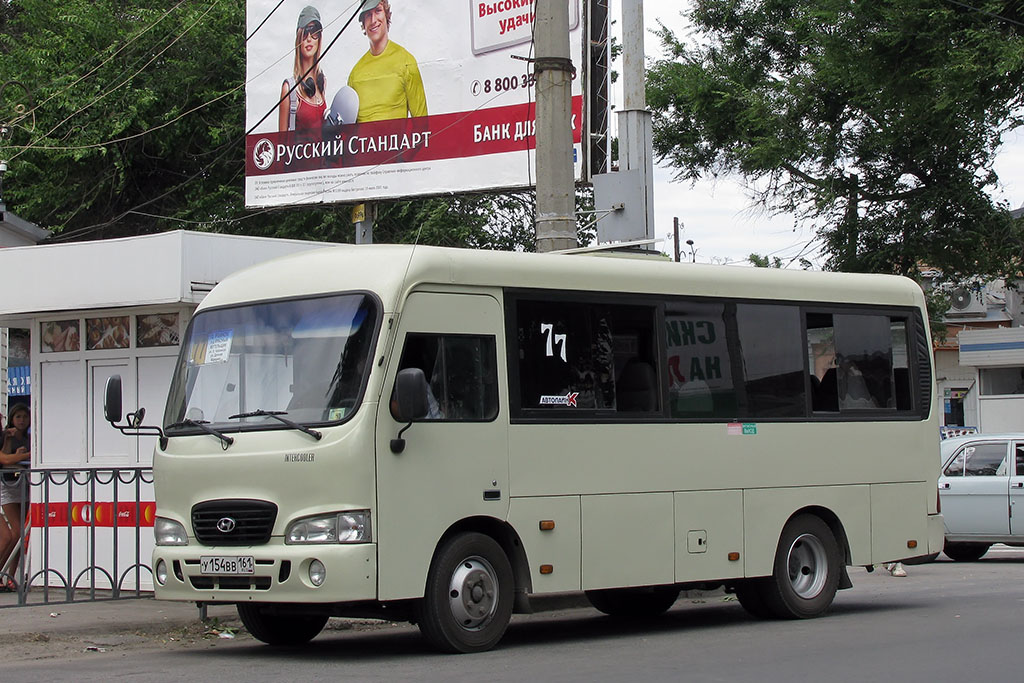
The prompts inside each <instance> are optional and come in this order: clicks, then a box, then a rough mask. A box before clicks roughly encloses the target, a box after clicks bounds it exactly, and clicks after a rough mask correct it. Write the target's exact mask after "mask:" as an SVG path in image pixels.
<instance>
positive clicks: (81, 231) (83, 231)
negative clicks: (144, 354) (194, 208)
mask: <svg viewBox="0 0 1024 683" xmlns="http://www.w3.org/2000/svg"><path fill="white" fill-rule="evenodd" d="M504 94H505V93H495V95H494V96H493V97H491V98H490V99H488V100H487V101H485V102H483V103H482V104H480V105H479V106H478V107H477V108H476V109H473V110H472V111H468V112H465V113H464V114H463V116H461V117H459V118H458V119H456V120H454V121H452V122H451V123H450V124H448V125H447V126H445V127H444V128H442V129H441V130H440V131H437V132H435V133H432V134H433V135H442V134H444V133H445V132H447V131H448V130H450V129H451V128H453V127H455V126H457V125H459V124H460V123H462V122H463V121H465V120H466V119H467V118H469V117H470V116H472V115H473V114H475V113H476V112H478V111H480V110H481V109H483V108H484V107H486V106H488V105H490V104H491V103H492V102H494V101H495V100H496V99H498V98H499V97H501V96H502V95H504ZM236 146H237V144H236V145H232V146H230V147H225V149H224V151H223V152H222V153H221V154H220V155H218V156H217V158H216V159H214V160H213V161H212V162H210V164H209V165H214V164H216V163H218V162H219V161H220V160H221V159H223V158H224V157H225V156H226V155H227V154H228V152H230V151H232V150H233V149H235V147H236ZM402 154H403V152H397V153H396V154H394V155H393V156H391V157H389V158H387V159H385V160H384V161H381V162H380V163H378V164H375V165H373V166H368V167H367V168H366V169H364V170H362V171H360V172H359V173H357V174H355V175H354V176H352V177H350V178H345V179H344V180H341V181H339V182H337V183H334V184H333V185H331V186H329V187H326V188H324V189H323V190H319V191H316V192H311V193H309V194H307V195H305V196H303V197H299V198H298V199H296V200H295V201H294V203H293V204H292V205H290V206H288V207H268V208H265V209H260V210H257V211H254V212H252V213H250V214H247V215H245V216H238V217H234V218H216V219H212V220H208V221H191V220H188V219H180V218H175V217H173V216H157V215H154V214H142V213H141V212H139V209H141V208H144V207H146V206H149V205H150V204H152V203H154V202H156V201H159V200H160V199H163V198H164V197H166V196H167V195H169V194H171V193H173V192H176V191H177V190H179V189H181V188H182V187H184V186H185V185H187V184H188V183H190V182H192V181H193V180H195V179H196V178H198V177H199V176H201V175H203V174H204V173H205V172H206V169H205V168H203V169H201V170H199V171H197V172H196V173H194V174H193V175H191V176H189V177H188V178H186V179H185V180H183V181H182V182H180V183H178V184H177V185H175V186H174V187H172V188H170V189H168V190H167V191H166V192H164V193H163V194H161V195H159V196H157V197H153V198H151V199H149V200H147V201H145V202H143V203H141V204H138V205H136V206H134V207H132V208H131V209H127V210H125V211H123V212H122V213H120V214H119V215H118V216H116V217H114V218H111V219H110V220H108V221H104V222H102V223H96V224H93V225H89V226H84V227H81V228H76V229H75V230H72V231H69V232H63V233H60V234H59V235H55V236H54V237H52V238H50V241H51V242H63V241H67V240H70V239H73V238H78V237H83V236H85V235H88V234H90V233H92V232H96V231H97V230H102V229H103V228H105V227H108V226H110V225H113V224H115V223H117V222H118V221H119V220H121V219H122V218H125V217H126V216H129V215H134V214H137V213H138V214H140V215H145V216H148V217H150V218H159V219H162V220H166V221H170V222H182V223H186V224H197V225H209V226H213V225H226V224H235V223H241V222H242V221H247V220H251V219H253V218H256V217H258V216H263V215H266V214H268V213H273V212H275V211H281V210H287V209H289V208H291V207H292V206H298V205H303V204H309V203H312V202H310V201H308V200H311V199H314V198H315V197H318V196H323V195H326V194H328V193H330V192H332V191H334V190H337V189H338V188H340V187H342V186H343V185H347V184H349V183H352V182H355V181H357V180H359V179H360V178H363V177H364V176H366V175H368V174H370V173H373V172H374V171H376V170H377V169H379V168H381V167H383V166H386V165H387V164H389V163H391V162H393V161H395V160H396V159H398V158H399V157H400V156H401V155H402Z"/></svg>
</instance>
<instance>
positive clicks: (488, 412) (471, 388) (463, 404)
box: [398, 334, 498, 422]
mask: <svg viewBox="0 0 1024 683" xmlns="http://www.w3.org/2000/svg"><path fill="white" fill-rule="evenodd" d="M406 368H419V369H421V370H423V374H424V375H425V376H426V378H427V388H428V395H427V404H428V412H427V416H426V418H424V419H426V420H444V421H448V422H485V421H489V420H493V419H494V418H495V417H497V414H498V381H497V360H496V357H495V341H494V337H492V336H474V335H439V334H410V335H408V336H407V337H406V341H405V347H404V348H403V349H402V358H401V360H400V361H399V364H398V369H399V370H404V369H406Z"/></svg>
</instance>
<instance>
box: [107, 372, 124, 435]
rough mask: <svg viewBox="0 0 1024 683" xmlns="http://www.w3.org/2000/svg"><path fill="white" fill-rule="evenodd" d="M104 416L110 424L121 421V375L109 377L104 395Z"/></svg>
mask: <svg viewBox="0 0 1024 683" xmlns="http://www.w3.org/2000/svg"><path fill="white" fill-rule="evenodd" d="M103 417H105V418H106V419H107V422H109V423H110V424H114V423H115V422H120V421H121V375H111V376H110V377H108V378H107V386H106V390H105V392H104V395H103Z"/></svg>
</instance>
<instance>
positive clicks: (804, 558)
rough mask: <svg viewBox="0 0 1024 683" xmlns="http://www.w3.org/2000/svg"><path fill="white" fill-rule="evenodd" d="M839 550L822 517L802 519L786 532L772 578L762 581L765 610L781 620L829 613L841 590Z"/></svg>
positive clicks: (793, 523) (778, 550)
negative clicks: (838, 591)
mask: <svg viewBox="0 0 1024 683" xmlns="http://www.w3.org/2000/svg"><path fill="white" fill-rule="evenodd" d="M840 562H841V561H840V555H839V546H838V545H837V544H836V539H835V536H834V535H833V534H832V530H831V529H829V527H828V525H827V524H825V522H823V521H822V520H821V519H820V518H819V517H815V516H814V515H799V516H797V517H794V518H793V519H791V520H790V521H789V522H788V523H787V524H786V526H785V527H784V528H783V530H782V537H781V538H780V539H779V547H778V549H777V550H776V551H775V563H774V565H773V571H772V575H771V576H770V577H767V578H765V579H761V580H760V581H761V583H760V584H759V585H760V587H761V590H762V597H763V598H764V604H765V607H767V608H768V610H769V611H770V612H771V614H772V615H773V616H775V617H777V618H780V619H809V618H812V617H818V616H821V615H822V614H824V613H825V612H827V611H828V609H829V607H831V606H832V600H833V599H834V598H835V596H836V590H837V589H838V587H839V574H840V572H841V571H842V567H841V566H840Z"/></svg>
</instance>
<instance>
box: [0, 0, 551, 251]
mask: <svg viewBox="0 0 1024 683" xmlns="http://www.w3.org/2000/svg"><path fill="white" fill-rule="evenodd" d="M0 29H2V30H0V84H3V83H6V82H8V81H15V82H17V83H20V84H24V86H27V89H28V91H29V92H30V94H31V97H28V96H26V93H25V88H23V87H21V86H19V85H12V86H11V87H8V88H6V89H5V91H4V95H3V98H2V99H0V121H15V122H16V125H14V126H13V128H12V130H11V134H10V135H9V136H8V137H6V138H4V139H0V158H4V159H8V160H9V167H10V170H9V171H8V173H7V174H6V176H5V177H4V185H3V190H4V199H5V200H6V203H7V205H8V207H10V208H11V209H12V210H16V211H17V213H18V214H19V215H20V216H22V217H23V218H25V219H27V220H30V221H32V222H34V223H37V224H39V225H40V226H42V227H45V228H48V229H52V230H54V231H55V232H56V233H57V236H56V238H57V239H98V238H106V237H117V236H126V235H137V234H143V233H152V232H161V231H164V230H169V229H178V228H182V227H185V228H189V229H198V230H213V231H218V232H234V233H244V234H250V235H261V236H275V237H285V238H297V239H313V240H324V241H336V242H352V241H354V239H355V232H354V228H353V225H352V222H351V211H350V207H347V206H325V205H305V206H301V207H292V208H283V209H274V210H264V211H246V210H245V208H244V196H243V195H244V193H243V179H244V155H245V148H244V144H243V142H242V138H243V133H244V128H243V126H244V120H243V118H244V112H245V102H244V90H243V83H244V78H245V47H246V46H245V30H246V27H245V3H242V2H224V1H223V0H203V1H202V2H189V1H182V2H172V3H168V2H166V0H162V1H160V2H157V1H156V0H129V1H125V0H63V1H62V2H59V3H56V2H52V0H0ZM19 105H21V106H22V108H21V109H19V108H18V107H19ZM19 112H21V113H19ZM168 218H170V219H175V220H168ZM378 218H379V224H378V225H377V227H376V229H375V234H374V240H375V241H378V242H385V241H386V242H412V241H415V240H416V239H417V238H418V239H419V240H420V242H422V243H428V244H444V245H451V246H466V247H486V248H496V249H524V250H532V249H533V248H534V237H533V196H532V193H513V194H508V195H487V194H476V195H464V196H451V197H442V198H432V199H424V200H417V201H409V202H391V203H382V204H380V213H379V217H378Z"/></svg>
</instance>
